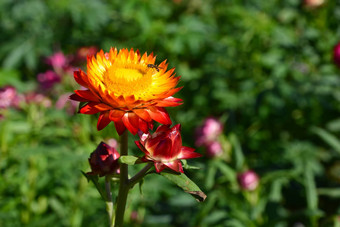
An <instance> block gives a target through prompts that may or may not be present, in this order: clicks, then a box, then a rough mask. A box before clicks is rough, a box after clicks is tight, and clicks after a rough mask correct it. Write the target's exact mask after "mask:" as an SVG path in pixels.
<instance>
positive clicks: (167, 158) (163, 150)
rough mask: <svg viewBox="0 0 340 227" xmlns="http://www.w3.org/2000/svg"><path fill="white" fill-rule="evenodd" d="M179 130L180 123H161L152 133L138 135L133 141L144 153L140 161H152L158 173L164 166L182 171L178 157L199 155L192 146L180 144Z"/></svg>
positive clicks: (185, 157) (186, 157) (184, 157)
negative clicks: (172, 124) (169, 124)
mask: <svg viewBox="0 0 340 227" xmlns="http://www.w3.org/2000/svg"><path fill="white" fill-rule="evenodd" d="M180 130H181V125H180V124H177V125H175V126H174V127H172V128H170V127H169V126H168V125H162V126H159V127H158V128H157V129H156V131H155V132H154V133H153V134H152V135H151V134H149V133H148V134H142V135H140V140H139V141H135V143H136V145H137V146H138V147H139V149H141V150H142V151H143V152H144V153H145V156H144V157H143V158H142V161H144V162H154V165H155V168H156V171H157V172H158V173H159V172H161V171H162V170H163V169H165V168H170V169H172V170H174V171H176V172H181V173H183V167H182V163H181V161H180V159H189V158H198V157H201V155H200V154H198V153H195V152H194V150H195V149H194V148H190V147H184V146H182V137H181V134H180Z"/></svg>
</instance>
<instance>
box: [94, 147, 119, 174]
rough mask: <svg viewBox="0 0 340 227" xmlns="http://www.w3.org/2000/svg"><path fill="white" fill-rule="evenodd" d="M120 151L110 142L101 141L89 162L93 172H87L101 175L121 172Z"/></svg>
mask: <svg viewBox="0 0 340 227" xmlns="http://www.w3.org/2000/svg"><path fill="white" fill-rule="evenodd" d="M119 156H120V155H119V153H118V152H117V150H116V149H115V148H113V147H111V146H109V145H108V144H106V143H104V142H101V143H100V144H99V145H98V147H97V148H96V150H95V151H93V152H92V153H91V156H90V158H89V163H90V166H91V170H92V171H91V172H89V173H87V174H92V175H99V176H100V177H102V176H106V175H110V174H114V173H119V162H118V158H119Z"/></svg>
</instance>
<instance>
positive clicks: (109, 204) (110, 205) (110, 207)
mask: <svg viewBox="0 0 340 227" xmlns="http://www.w3.org/2000/svg"><path fill="white" fill-rule="evenodd" d="M105 191H106V211H107V213H108V215H109V223H110V227H113V226H114V222H115V213H114V210H113V202H112V192H111V179H110V177H109V176H106V177H105Z"/></svg>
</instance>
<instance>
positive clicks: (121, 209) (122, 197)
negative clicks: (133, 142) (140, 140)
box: [114, 130, 130, 227]
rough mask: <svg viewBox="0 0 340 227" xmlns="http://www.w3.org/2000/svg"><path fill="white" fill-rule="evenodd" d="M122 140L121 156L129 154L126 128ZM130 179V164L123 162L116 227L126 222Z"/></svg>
mask: <svg viewBox="0 0 340 227" xmlns="http://www.w3.org/2000/svg"><path fill="white" fill-rule="evenodd" d="M120 139H121V142H120V144H121V145H120V146H121V147H120V156H126V155H128V131H127V130H125V132H124V133H123V135H121V138H120ZM128 183H129V179H128V165H127V164H124V163H121V165H120V183H119V192H118V197H117V207H116V220H115V225H114V226H115V227H121V226H123V224H124V213H125V206H126V201H127V196H128V193H129V189H130V187H129V184H128Z"/></svg>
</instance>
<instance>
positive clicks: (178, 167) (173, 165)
mask: <svg viewBox="0 0 340 227" xmlns="http://www.w3.org/2000/svg"><path fill="white" fill-rule="evenodd" d="M164 165H166V166H167V167H169V168H170V169H172V170H174V171H176V172H181V173H184V171H183V167H182V163H181V161H179V160H175V161H173V162H168V163H164Z"/></svg>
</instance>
